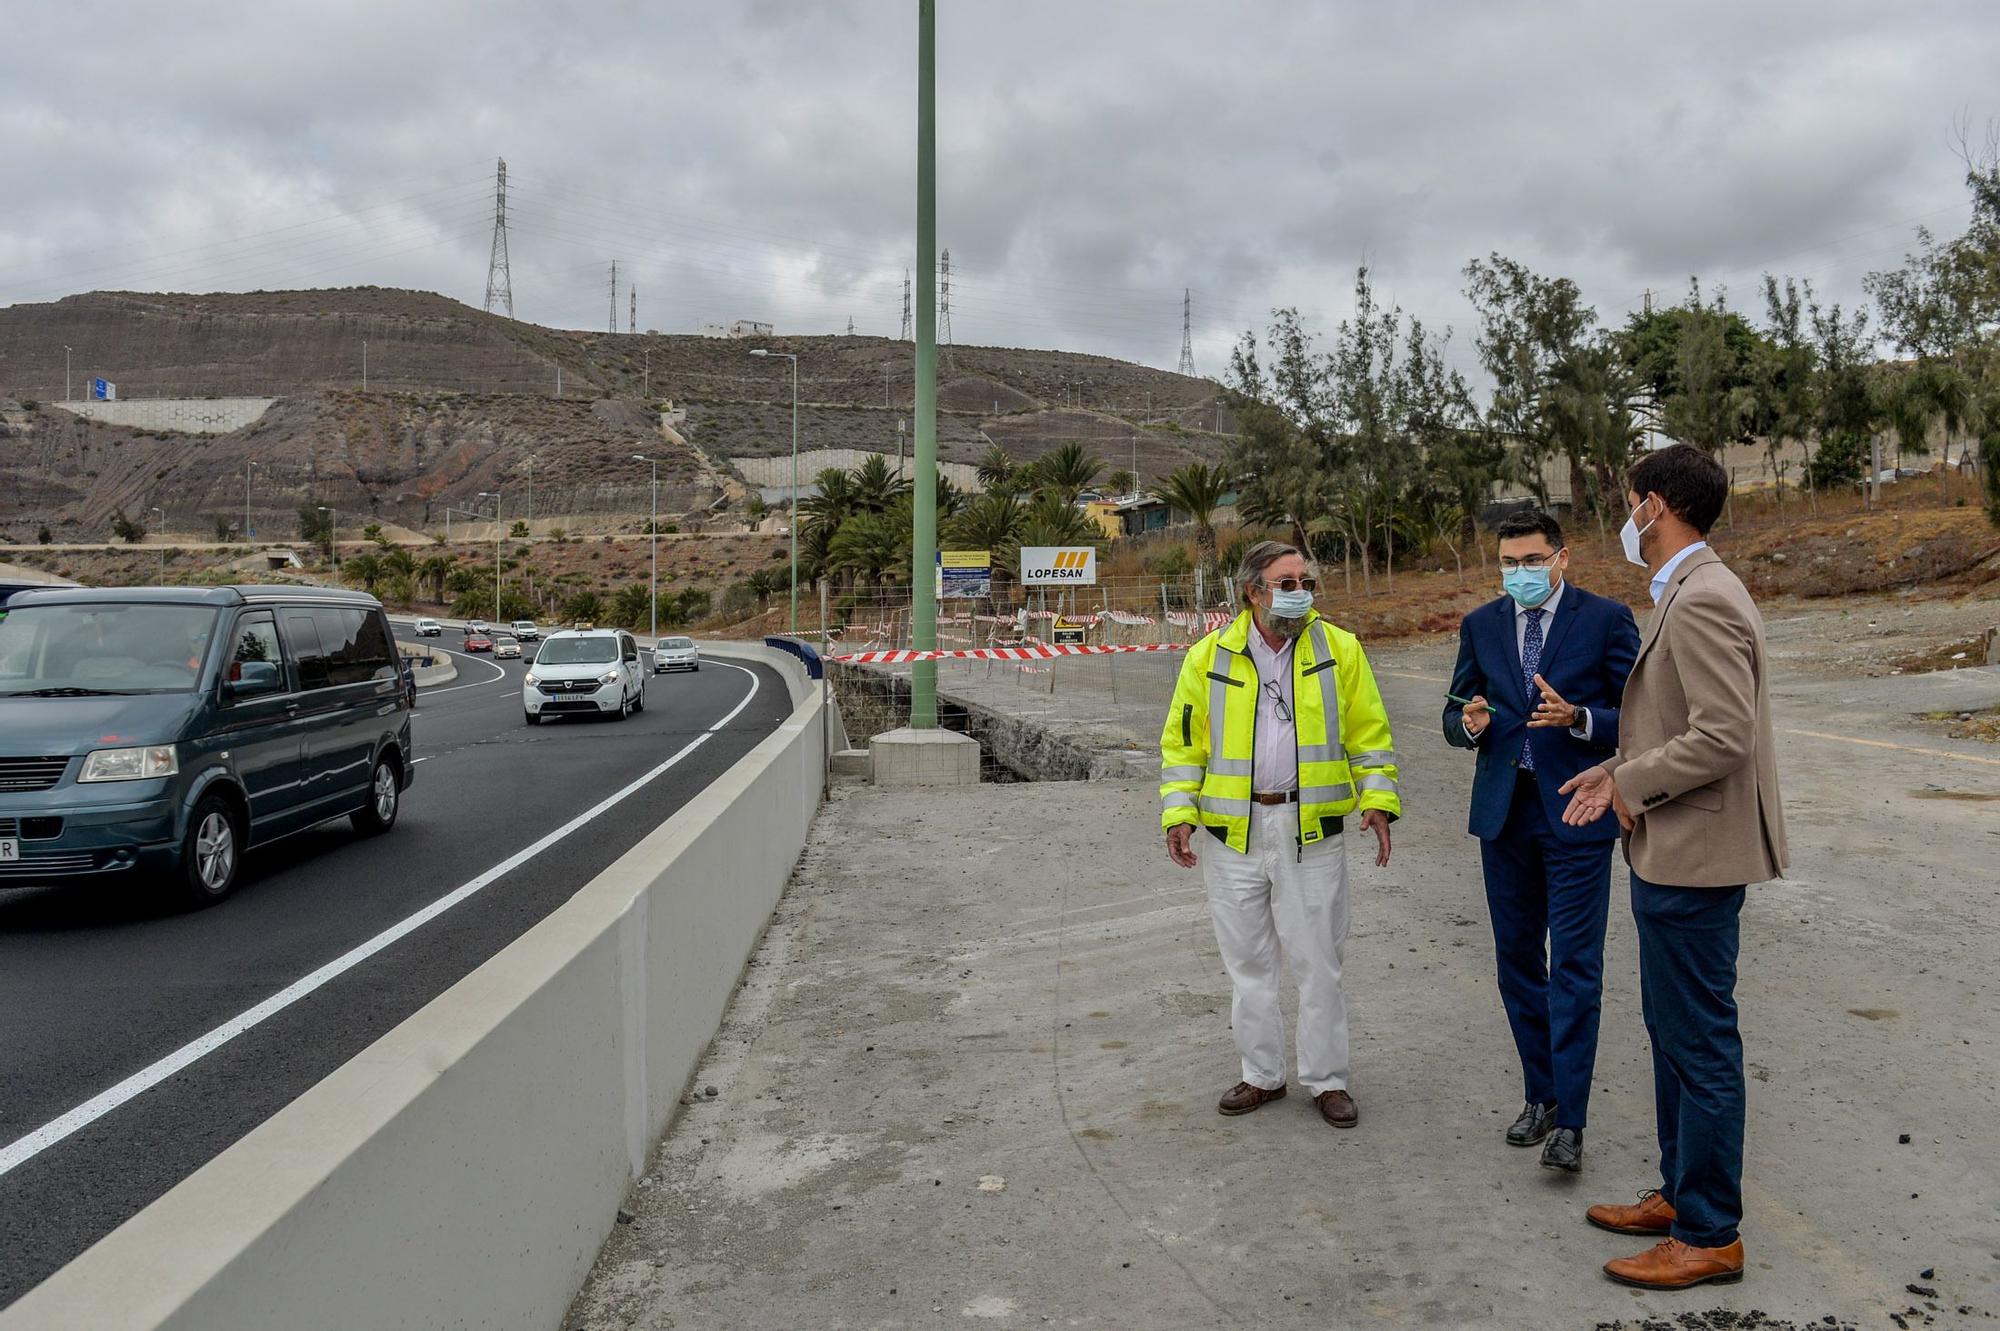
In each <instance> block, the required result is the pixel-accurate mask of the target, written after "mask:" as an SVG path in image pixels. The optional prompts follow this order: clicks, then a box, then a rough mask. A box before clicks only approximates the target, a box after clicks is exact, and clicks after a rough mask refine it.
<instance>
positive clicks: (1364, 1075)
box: [570, 643, 2000, 1331]
mask: <svg viewBox="0 0 2000 1331" xmlns="http://www.w3.org/2000/svg"><path fill="white" fill-rule="evenodd" d="M1377 665H1378V670H1379V672H1380V679H1381V683H1382V686H1383V689H1384V693H1385V695H1386V697H1387V699H1388V702H1389V705H1390V709H1391V714H1392V717H1393V718H1394V720H1395V723H1396V731H1397V741H1398V744H1397V747H1398V749H1399V751H1400V752H1401V753H1402V755H1403V756H1404V759H1405V765H1404V769H1403V773H1404V775H1403V784H1404V791H1405V798H1406V808H1407V813H1406V817H1405V819H1404V820H1403V821H1402V822H1401V823H1399V824H1398V825H1397V827H1396V848H1395V858H1394V861H1393V863H1392V864H1391V865H1390V867H1388V868H1387V869H1376V868H1374V867H1373V865H1372V863H1363V862H1361V860H1360V856H1359V855H1358V853H1357V855H1356V857H1355V862H1354V864H1353V866H1352V881H1353V892H1354V919H1355V928H1354V935H1353V938H1352V941H1351V943H1350V945H1349V949H1348V976H1349V979H1348V992H1349V995H1350V1005H1351V1009H1352V1022H1353V1033H1354V1084H1353V1090H1354V1094H1355V1096H1356V1098H1357V1100H1358V1101H1359V1104H1360V1107H1361V1124H1360V1127H1359V1128H1358V1129H1357V1130H1355V1131H1352V1132H1335V1131H1333V1130H1331V1129H1329V1128H1327V1127H1325V1126H1323V1125H1322V1124H1321V1123H1320V1121H1319V1119H1318V1118H1317V1116H1316V1115H1315V1113H1314V1112H1313V1109H1312V1105H1311V1102H1310V1100H1309V1099H1307V1098H1306V1097H1305V1096H1304V1095H1303V1094H1301V1093H1299V1092H1298V1091H1297V1090H1296V1089H1295V1090H1294V1093H1293V1095H1292V1096H1291V1097H1290V1098H1289V1099H1287V1100H1285V1101H1283V1102H1281V1103H1278V1104H1275V1105H1271V1106H1267V1107H1266V1108H1265V1109H1263V1110H1261V1111H1259V1112H1258V1113H1255V1114H1252V1115H1249V1116H1247V1117H1243V1118H1236V1119H1225V1118H1222V1117H1220V1116H1218V1115H1217V1114H1216V1113H1215V1109H1214V1102H1215V1098H1216V1096H1217V1095H1219V1094H1220V1093H1221V1092H1222V1091H1223V1090H1224V1089H1225V1088H1226V1087H1227V1086H1228V1085H1229V1084H1230V1083H1232V1082H1234V1081H1235V1080H1236V1077H1237V1063H1236V1058H1235V1054H1234V1051H1233V1048H1232V1046H1231V1044H1230V1038H1229V1031H1228V1011H1229V986H1228V981H1227V978H1226V977H1225V975H1224V974H1223V971H1222V967H1221V963H1220V961H1219V959H1218V957H1217V954H1216V950H1215V945H1214V941H1213V938H1212V935H1211V933H1210V931H1209V927H1208V923H1207V919H1206V916H1205V913H1204V909H1203V905H1202V894H1201V892H1200V890H1199V880H1198V877H1197V875H1196V874H1195V873H1193V872H1187V873H1183V872H1181V871H1179V870H1176V869H1174V868H1173V867H1172V866H1170V865H1169V864H1168V863H1167V861H1166V859H1165V856H1164V854H1163V853H1162V851H1161V848H1160V839H1159V834H1158V832H1157V828H1156V823H1157V814H1156V803H1155V795H1154V792H1153V789H1152V787H1151V785H1150V783H1145V782H1088V783H1061V784H1056V783H1050V784H1023V785H1002V786H988V787H982V788H981V789H979V790H978V791H976V792H970V791H961V792H910V791H896V792H889V793H884V792H877V791H874V790H872V789H869V788H866V787H861V786H843V787H839V788H837V790H836V793H835V795H834V798H833V800H832V801H831V803H830V804H829V805H828V807H827V809H826V810H825V811H824V813H823V814H822V816H821V818H820V820H819V823H818V825H817V827H816V829H815V833H814V837H813V841H812V844H811V847H810V848H809V850H808V853H807V856H806V858H805V860H804V862H803V864H802V866H801V868H800V870H799V872H798V874H797V876H796V878H795V880H794V882H793V886H792V888H791V890H790V892H789V893H788V895H787V897H786V899H785V901H784V903H783V905H782V906H781V908H780V911H779V914H778V917H777V919H776V920H775V922H774V923H773V926H772V928H771V932H770V934H769V936H768V938H767V940H766V942H765V944H764V947H763V949H762V951H761V952H760V954H759V956H758V958H757V959H756V961H755V962H754V963H753V965H752V967H751V969H750V971H749V974H748V979H747V980H746V983H745V986H744V988H743V990H742V991H741V993H740V995H739V997H738V1000H737V1002H736V1004H735V1006H734V1008H733V1010H732V1012H731V1015H730V1017H729V1020H728V1023H727V1025H726V1026H725V1028H724V1030H723V1032H722V1033H721V1035H720V1036H719V1038H718V1039H717V1041H716V1044H715V1047H714V1050H713V1051H712V1054H711V1057H710V1059H709V1061H708V1064H707V1066H706V1067H705V1068H704V1069H703V1071H702V1072H701V1074H700V1075H699V1076H698V1077H697V1079H696V1081H695V1085H694V1091H695V1093H694V1095H693V1097H692V1103H691V1104H690V1106H689V1107H688V1108H687V1109H686V1110H685V1112H684V1114H683V1116H682V1118H681V1120H680V1121H679V1123H678V1124H677V1126H676V1127H675V1128H674V1130H673V1131H672V1133H671V1134H670V1135H669V1137H668V1138H667V1140H666V1141H665V1142H664V1143H663V1145H662V1146H661V1149H660V1151H659V1153H658V1156H657V1158H656V1160H655V1162H654V1164H653V1166H652V1168H651V1170H650V1172H649V1173H648V1175H647V1176H646V1178H645V1179H644V1180H643V1181H642V1183H641V1184H640V1185H639V1186H638V1187H637V1188H636V1189H635V1190H634V1192H633V1194H632V1196H631V1199H630V1200H629V1201H628V1203H627V1205H628V1207H629V1208H630V1211H631V1213H632V1218H631V1220H630V1223H628V1224H621V1225H620V1226H619V1227H618V1228H617V1230H616V1231H615V1232H614V1235H613V1237H612V1240H611V1242H610V1243H609V1244H608V1245H607V1247H606V1249H605V1251H604V1254H603V1256H602V1258H601V1260H600V1262H599V1265H598V1267H597V1270H596V1271H595V1272H594V1274H593V1275H592V1277H591V1278H590V1280H589V1282H588V1284H587V1285H586V1287H585V1289H584V1290H583V1292H582V1293H581V1294H580V1296H579V1297H578V1299H577V1302H576V1304H575V1308H574V1311H573V1314H572V1317H571V1321H570V1324H571V1325H573V1326H576V1327H587V1328H592V1329H593V1331H597V1329H598V1328H614V1327H628V1326H633V1327H648V1328H651V1327H689V1326H697V1325H725V1324H726V1325H736V1326H743V1325H748V1326H760V1327H761V1326H797V1327H828V1328H834V1327H883V1328H887V1327H913V1326H925V1327H934V1326H945V1325H979V1324H994V1325H1000V1326H1039V1325H1057V1326H1073V1327H1095V1328H1124V1327H1146V1328H1152V1327H1182V1326H1197V1325H1199V1326H1215V1325H1224V1324H1234V1323H1239V1322H1241V1323H1253V1322H1254V1323H1257V1324H1261V1325H1268V1326H1275V1327H1294V1326H1296V1327H1325V1326H1342V1327H1345V1326H1402V1325H1428V1326H1447V1327H1453V1326H1477V1327H1506V1328H1514V1327H1551V1328H1558V1327H1559V1328H1570V1327H1575V1328H1592V1327H1599V1326H1605V1325H1622V1326H1624V1327H1641V1326H1645V1327H1653V1326H1657V1327H1660V1328H1662V1331H1667V1329H1668V1328H1673V1327H1679V1326H1695V1327H1721V1326H1751V1325H1764V1326H1776V1325H1781V1324H1784V1323H1794V1324H1798V1325H1804V1324H1807V1323H1809V1322H1811V1323H1817V1324H1819V1325H1822V1326H1825V1325H1836V1326H1837V1325H1843V1324H1851V1325H1853V1326H1857V1327H1887V1326H1890V1325H1892V1324H1894V1323H1893V1320H1892V1317H1891V1314H1895V1315H1897V1316H1899V1317H1901V1318H1902V1320H1903V1323H1904V1324H1907V1325H1910V1326H1923V1325H1937V1326H1971V1325H1990V1324H1991V1321H1992V1319H1993V1318H1994V1317H1995V1316H1997V1315H2000V1238H1996V1237H1995V1234H1996V1232H2000V1231H1996V1222H2000V1132H1996V1130H1995V1128H1994V1126H1993V1108H1992V1107H1993V1105H1994V1104H1995V1102H1996V1100H2000V1084H1997V1083H2000V1048H1996V1045H1995V1039H1994V1037H1995V1029H1996V1022H1995V1017H1996V1014H2000V979H1996V974H2000V933H1996V931H1995V929H1994V927H1993V923H1994V921H1995V919H1996V918H2000V872H1996V871H1995V868H1994V866H1995V864H1996V863H2000V749H1997V748H1994V747H1992V746H1982V745H1978V744H1975V743H1969V742H1962V741H1953V740H1949V739H1942V738H1939V737H1937V736H1936V735H1934V734H1931V733H1926V732H1924V731H1922V730H1919V729H1917V728H1916V727H1915V726H1914V725H1912V724H1910V723H1908V722H1907V721H1906V720H1905V719H1904V717H1905V714H1906V713H1908V712H1916V711H1922V710H1927V709H1932V708H1936V707H1940V706H1954V707H1955V706H1966V707H1971V706H1980V705H1990V704H1991V703H1993V702H1995V701H2000V671H1978V672H1973V671H1961V672H1957V675H1958V677H1957V678H1946V677H1932V678H1929V679H1924V680H1911V679H1898V680H1866V679H1861V678H1859V677H1836V678H1834V679H1832V680H1823V679H1818V678H1808V677H1806V676H1805V675H1804V674H1803V673H1802V672H1800V673H1788V674H1787V675H1786V677H1785V678H1784V679H1783V680H1782V681H1781V687H1780V688H1779V689H1778V709H1779V718H1778V724H1779V741H1780V746H1781V753H1780V771H1781V775H1782V778H1783V780H1784V783H1785V790H1786V798H1787V814H1788V817H1789V821H1790V832H1791V843H1792V850H1793V856H1794V863H1793V866H1792V870H1791V874H1792V876H1791V877H1789V878H1787V879H1785V880H1783V881H1781V882H1777V883H1772V884H1767V885H1763V886H1760V887H1757V888H1754V889H1752V894H1751V898H1750V904H1749V906H1748V907H1747V909H1746V911H1745V914H1744V938H1743V956H1742V965H1741V975H1742V980H1741V985H1740V989H1739V994H1740V998H1741V1000H1742V1005H1743V1013H1744V1017H1743V1029H1744V1035H1745V1042H1746V1049H1747V1059H1748V1064H1749V1073H1750V1078H1751V1080H1750V1095H1751V1100H1750V1121H1749V1149H1748V1168H1747V1172H1746V1179H1745V1192H1746V1202H1747V1209H1748V1216H1747V1218H1746V1220H1745V1223H1744V1237H1745V1242H1746V1244H1747V1246H1748V1250H1749V1260H1750V1271H1749V1276H1748V1278H1747V1279H1746V1280H1745V1281H1744V1283H1742V1284H1741V1285H1738V1286H1734V1287H1727V1288H1717V1287H1710V1288H1706V1289H1702V1290H1698V1291H1693V1292H1690V1293H1687V1294H1681V1295H1663V1294H1641V1293H1639V1292H1636V1291H1631V1290H1627V1289H1624V1288H1622V1287H1619V1286H1615V1285H1612V1284H1610V1283H1609V1282H1607V1281H1606V1280H1605V1279H1604V1278H1603V1277H1602V1276H1601V1275H1600V1274H1599V1273H1598V1267H1599V1265H1600V1264H1601V1263H1602V1262H1603V1261H1604V1260H1605V1259H1606V1258H1608V1257H1611V1256H1616V1255H1619V1254H1623V1253H1626V1252H1630V1251H1634V1250H1636V1249H1637V1248H1638V1247H1640V1246H1643V1245H1642V1244H1641V1242H1640V1241H1638V1240H1632V1239H1623V1238H1619V1237H1617V1236H1614V1235H1609V1234H1604V1233H1601V1232H1599V1231H1597V1230H1594V1229H1591V1228H1589V1227H1588V1226H1587V1225H1585V1224H1584V1222H1583V1219H1582V1212H1583V1208H1584V1207H1585V1206H1586V1205H1587V1204H1588V1203H1590V1202H1593V1201H1598V1200H1613V1201H1616V1200H1624V1199H1627V1198H1630V1197H1631V1196H1632V1195H1633V1194H1634V1193H1636V1192H1637V1191H1638V1190H1639V1189H1641V1188H1644V1187H1647V1186H1649V1185H1651V1184H1653V1183H1654V1182H1655V1181H1656V1179H1655V1175H1654V1174H1653V1172H1652V1171H1653V1169H1654V1166H1655V1163H1656V1151H1655V1147H1654V1143H1653V1124H1652V1112H1651V1111H1652V1100H1651V1088H1650V1062H1649V1056H1648V1051H1647V1047H1646V1041H1645V1035H1644V1031H1643V1028H1642V1026H1641V1023H1640V1017H1639V1002H1638V977H1637V963H1636V959H1635V949H1634V938H1633V928H1632V922H1631V916H1630V913H1629V910H1628V909H1627V907H1626V904H1625V892H1626V890H1627V886H1626V875H1625V871H1624V869H1623V868H1622V866H1620V867H1618V868H1617V869H1616V870H1615V873H1614V880H1613V881H1614V886H1613V893H1614V903H1613V906H1614V908H1613V912H1612V927H1611V933H1610V939H1609V944H1608V957H1607V965H1606V989H1607V992H1606V1003H1605V1015H1604V1023H1603V1034H1602V1043H1601V1047H1600V1054H1599V1059H1598V1087H1597V1093H1596V1098H1595V1099H1594V1101H1593V1104H1592V1112H1591V1127H1590V1130H1589V1132H1588V1135H1587V1138H1586V1146H1587V1165H1586V1170H1585V1173H1584V1174H1583V1175H1582V1176H1581V1178H1574V1179H1573V1178H1569V1177H1566V1176H1559V1175H1555V1174H1551V1173H1549V1172H1546V1171H1543V1170H1541V1169H1539V1168H1538V1167H1537V1164H1536V1158H1537V1157H1536V1153H1534V1152H1531V1151H1518V1150H1512V1149H1510V1148H1508V1147H1507V1146H1505V1145H1504V1144H1503V1142H1502V1140H1501V1134H1502V1132H1503V1130H1504V1129H1505V1127H1506V1124H1507V1123H1508V1121H1509V1120H1510V1119H1511V1118H1512V1116H1513V1114H1514V1112H1515V1111H1516V1109H1517V1108H1518V1107H1519V1097H1520V1085H1519V1074H1518V1071H1517V1068H1516V1064H1515V1060H1514V1055H1513V1051H1512V1047H1511V1044H1510V1042H1509V1039H1508V1036H1507V1028H1506V1023H1505V1018H1504V1016H1503V1014H1502V1012H1501V1010H1500V1003H1499V999H1498V995H1497V993H1496V991H1495V988H1494V984H1493V979H1492V964H1491V939H1490V935H1489V933H1488V929H1487V920H1486V911H1485V904H1484V899H1483V894H1482V890H1481V886H1480V878H1479V869H1478V859H1477V854H1476V851H1475V846H1474V843H1473V842H1472V841H1471V840H1470V839H1468V838H1467V837H1466V836H1465V834H1464V831H1463V828H1464V808H1465V803H1466V799H1467V794H1468V791H1469V786H1470V778H1471V764H1470V760H1469V756H1468V755H1465V754H1463V753H1461V752H1459V751H1457V750H1452V749H1448V748H1446V747H1445V745H1444V744H1443V742H1442V739H1441V738H1439V737H1438V736H1437V734H1436V726H1437V720H1436V717H1437V711H1438V706H1439V700H1438V698H1437V694H1438V692H1439V690H1440V688H1441V687H1442V684H1441V681H1442V679H1443V676H1444V674H1445V673H1446V671H1447V670H1448V669H1449V666H1450V648H1449V645H1447V644H1438V643H1434V644H1430V645H1428V646H1425V647H1421V648H1410V649H1404V650H1398V651H1393V652H1385V653H1382V654H1380V656H1379V657H1378V660H1377ZM1162 697H1164V694H1162ZM1939 699H1948V701H1942V702H1941V701H1939ZM1121 702H1122V699H1121ZM709 1087H713V1088H714V1093H713V1094H712V1095H710V1094H708V1093H707V1092H708V1088H709ZM1912 1286H1915V1287H1917V1288H1918V1289H1920V1290H1923V1291H1925V1292H1924V1293H1916V1292H1912V1290H1911V1288H1910V1287H1912ZM1750 1310H1762V1314H1764V1315H1767V1316H1768V1318H1769V1319H1773V1320H1768V1321H1760V1320H1758V1319H1757V1318H1755V1317H1752V1316H1751V1314H1750ZM1738 1314H1741V1315H1740V1316H1738ZM1684 1315H1694V1316H1693V1317H1691V1318H1690V1317H1688V1316H1684ZM1822 1318H1831V1319H1833V1320H1832V1322H1831V1323H1828V1322H1824V1321H1821V1320H1820V1319H1822Z"/></svg>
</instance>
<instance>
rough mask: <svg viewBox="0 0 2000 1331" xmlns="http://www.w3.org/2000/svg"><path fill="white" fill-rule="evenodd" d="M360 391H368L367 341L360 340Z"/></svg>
mask: <svg viewBox="0 0 2000 1331" xmlns="http://www.w3.org/2000/svg"><path fill="white" fill-rule="evenodd" d="M361 391H362V392H364V393H365V392H367V391H368V339H367V338H365V337H364V338H362V339H361Z"/></svg>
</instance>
